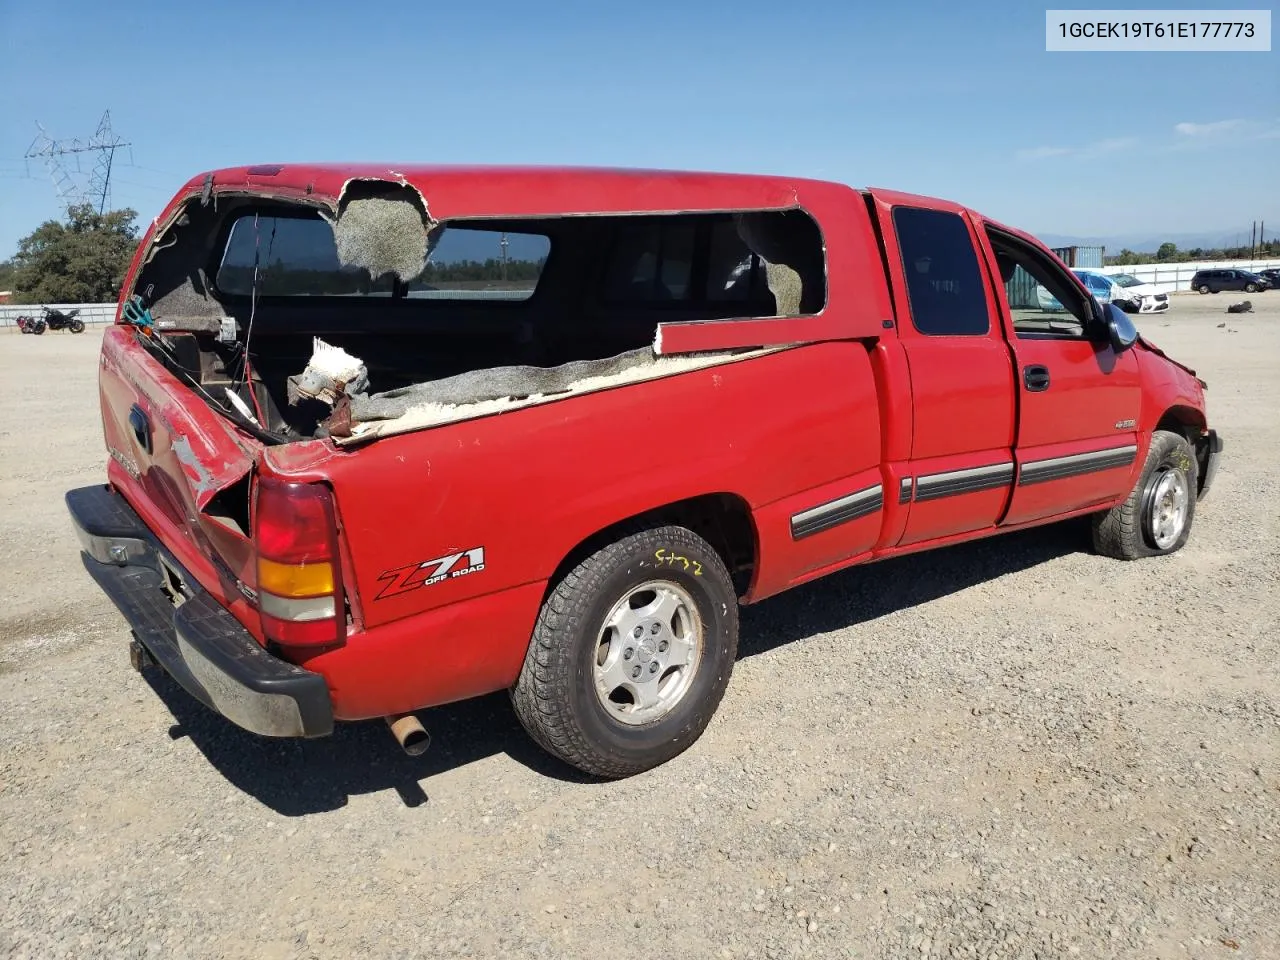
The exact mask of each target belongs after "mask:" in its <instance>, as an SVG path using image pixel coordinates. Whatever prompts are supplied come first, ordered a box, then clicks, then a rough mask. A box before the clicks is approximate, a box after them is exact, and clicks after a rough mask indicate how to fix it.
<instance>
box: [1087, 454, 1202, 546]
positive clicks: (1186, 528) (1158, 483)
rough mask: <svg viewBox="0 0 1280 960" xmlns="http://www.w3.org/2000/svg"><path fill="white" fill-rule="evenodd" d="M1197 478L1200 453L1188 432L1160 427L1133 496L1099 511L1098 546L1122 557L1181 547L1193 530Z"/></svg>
mask: <svg viewBox="0 0 1280 960" xmlns="http://www.w3.org/2000/svg"><path fill="white" fill-rule="evenodd" d="M1197 478H1198V470H1197V467H1196V458H1195V453H1194V451H1193V450H1192V449H1191V444H1190V443H1188V442H1187V438H1186V437H1184V436H1182V435H1181V434H1177V433H1173V432H1171V431H1168V430H1157V431H1156V432H1155V433H1154V434H1152V436H1151V448H1150V449H1149V450H1148V451H1147V459H1146V462H1145V463H1144V464H1143V466H1142V473H1141V475H1140V476H1139V477H1138V482H1137V483H1136V484H1135V485H1134V488H1133V490H1132V491H1131V492H1130V494H1129V496H1128V498H1127V499H1126V500H1125V501H1124V503H1121V504H1119V505H1118V506H1115V507H1113V508H1112V509H1110V510H1108V511H1106V512H1105V513H1100V514H1097V515H1096V516H1095V517H1094V519H1093V546H1094V549H1095V550H1097V551H1098V552H1099V553H1101V554H1102V555H1103V556H1108V557H1114V558H1115V559H1116V560H1138V559H1141V558H1142V557H1159V556H1164V555H1165V554H1169V553H1173V552H1174V551H1176V550H1180V549H1181V548H1182V545H1183V544H1185V543H1186V542H1187V538H1188V537H1190V536H1191V522H1192V520H1194V519H1195V513H1196V484H1197V482H1198V481H1197Z"/></svg>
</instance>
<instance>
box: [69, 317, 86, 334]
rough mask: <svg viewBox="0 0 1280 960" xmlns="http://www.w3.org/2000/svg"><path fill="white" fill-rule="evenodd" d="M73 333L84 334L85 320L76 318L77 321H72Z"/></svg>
mask: <svg viewBox="0 0 1280 960" xmlns="http://www.w3.org/2000/svg"><path fill="white" fill-rule="evenodd" d="M71 332H72V333H84V321H83V320H81V319H80V318H79V317H76V319H74V320H72V321H71Z"/></svg>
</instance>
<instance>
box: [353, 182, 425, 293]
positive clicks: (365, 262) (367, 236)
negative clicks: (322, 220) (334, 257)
mask: <svg viewBox="0 0 1280 960" xmlns="http://www.w3.org/2000/svg"><path fill="white" fill-rule="evenodd" d="M434 226H435V224H434V223H432V222H429V220H428V218H426V217H424V215H423V212H422V210H421V209H420V208H419V207H418V205H417V204H416V203H414V202H413V200H411V199H410V198H409V197H406V196H400V197H393V198H387V197H358V198H354V199H351V200H348V201H347V202H346V203H345V204H343V205H342V206H341V209H340V212H339V213H338V217H337V219H336V220H335V221H334V224H333V238H334V241H335V243H336V244H337V248H338V261H339V262H340V263H341V264H342V265H343V266H344V267H362V268H364V269H365V270H368V271H369V275H370V276H371V277H372V278H373V279H374V280H377V279H378V278H379V277H382V276H385V275H386V274H388V273H390V274H394V275H395V276H396V278H397V279H398V280H400V281H401V282H406V283H407V282H408V281H410V280H413V279H414V278H415V277H417V276H418V275H419V274H420V273H422V271H423V269H424V268H425V267H426V264H427V256H428V254H429V253H430V247H431V246H434V244H429V243H428V233H429V231H430V230H431V228H432V227H434Z"/></svg>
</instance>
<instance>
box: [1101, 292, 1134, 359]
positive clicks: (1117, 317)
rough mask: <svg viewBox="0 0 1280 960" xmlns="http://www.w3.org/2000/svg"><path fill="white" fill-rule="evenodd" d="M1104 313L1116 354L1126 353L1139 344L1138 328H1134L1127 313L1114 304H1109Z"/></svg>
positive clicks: (1108, 333) (1104, 308)
mask: <svg viewBox="0 0 1280 960" xmlns="http://www.w3.org/2000/svg"><path fill="white" fill-rule="evenodd" d="M1102 313H1103V317H1104V318H1105V319H1106V322H1107V335H1108V336H1109V337H1110V339H1111V346H1112V347H1113V348H1114V349H1115V351H1116V353H1124V352H1125V351H1126V350H1128V349H1129V348H1130V347H1132V346H1133V345H1134V344H1135V343H1137V342H1138V328H1137V327H1136V326H1134V324H1133V321H1132V320H1131V319H1129V315H1128V314H1127V313H1125V312H1124V311H1123V310H1121V309H1120V308H1119V307H1117V306H1116V305H1115V304H1114V303H1108V304H1107V305H1106V306H1105V307H1103V308H1102Z"/></svg>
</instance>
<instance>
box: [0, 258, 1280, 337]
mask: <svg viewBox="0 0 1280 960" xmlns="http://www.w3.org/2000/svg"><path fill="white" fill-rule="evenodd" d="M1273 267H1280V260H1203V261H1193V262H1190V263H1137V264H1133V265H1132V266H1128V267H1101V268H1095V269H1098V271H1099V272H1100V273H1111V274H1116V273H1126V274H1128V275H1129V276H1131V277H1137V278H1138V279H1139V280H1141V281H1143V282H1144V283H1153V284H1155V285H1156V287H1157V288H1158V289H1159V290H1160V291H1161V292H1162V293H1185V292H1189V291H1190V290H1191V278H1192V277H1193V276H1195V272H1196V271H1197V270H1211V269H1237V270H1252V271H1254V272H1255V273H1256V272H1257V271H1259V270H1268V269H1271V268H1273ZM527 295H528V294H527V292H526V291H523V290H517V291H492V290H490V291H483V290H480V291H459V290H453V291H450V292H449V293H448V296H449V297H450V298H451V299H452V298H459V299H461V298H466V297H468V296H475V297H490V298H494V299H508V298H510V299H521V298H523V297H525V296H527ZM411 296H412V294H411ZM427 296H430V294H427ZM41 306H48V307H52V308H53V309H55V310H61V311H63V312H64V313H65V312H66V311H68V310H79V311H80V319H81V320H83V321H84V322H85V323H87V324H95V323H110V322H111V321H113V320H114V319H115V317H116V305H115V304H114V303H49V304H0V328H3V327H12V326H15V325H16V323H17V320H18V317H20V316H29V317H38V316H40V313H41V310H40V307H41Z"/></svg>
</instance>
